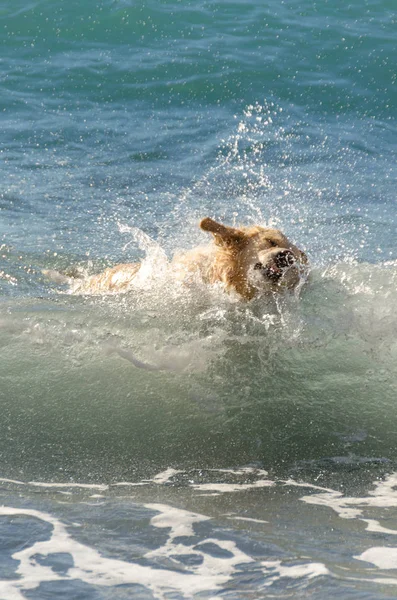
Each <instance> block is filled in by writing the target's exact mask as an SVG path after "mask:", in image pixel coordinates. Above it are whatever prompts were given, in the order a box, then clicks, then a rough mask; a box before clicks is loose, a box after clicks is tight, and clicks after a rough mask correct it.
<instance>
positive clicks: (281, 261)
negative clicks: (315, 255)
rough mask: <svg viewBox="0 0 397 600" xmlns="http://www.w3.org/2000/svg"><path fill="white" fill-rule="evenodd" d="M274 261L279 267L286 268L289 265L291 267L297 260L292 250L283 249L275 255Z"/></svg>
mask: <svg viewBox="0 0 397 600" xmlns="http://www.w3.org/2000/svg"><path fill="white" fill-rule="evenodd" d="M274 262H275V263H276V266H277V267H278V268H279V269H286V268H287V267H291V266H292V265H293V264H294V263H295V262H296V261H295V256H294V255H293V253H292V252H291V250H281V251H280V252H278V254H276V256H275V257H274Z"/></svg>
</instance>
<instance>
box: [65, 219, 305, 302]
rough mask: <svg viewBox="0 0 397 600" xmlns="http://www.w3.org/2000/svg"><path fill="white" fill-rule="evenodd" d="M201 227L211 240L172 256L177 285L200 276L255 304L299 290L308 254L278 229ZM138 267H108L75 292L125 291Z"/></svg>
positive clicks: (205, 221) (77, 282)
mask: <svg viewBox="0 0 397 600" xmlns="http://www.w3.org/2000/svg"><path fill="white" fill-rule="evenodd" d="M200 227H201V229H202V230H204V231H207V232H209V233H211V234H212V235H213V242H212V243H211V244H209V245H207V246H203V247H198V248H193V249H192V250H189V251H187V252H184V253H181V254H177V255H175V256H174V257H173V259H172V261H171V264H170V267H171V270H172V273H173V276H174V277H176V279H177V280H178V281H187V280H188V279H189V277H191V276H192V275H194V274H198V275H199V276H200V277H201V279H202V280H203V282H205V283H208V284H217V283H219V284H222V285H223V287H224V289H225V290H226V292H228V293H232V294H233V293H235V294H237V296H238V297H239V298H241V299H243V300H252V299H253V298H254V297H256V296H258V295H260V294H267V295H269V294H272V293H277V292H280V291H281V290H285V289H290V290H291V289H294V288H296V286H297V285H298V284H299V283H300V281H301V280H302V276H303V275H304V274H305V273H306V272H307V266H308V259H307V256H306V254H305V253H304V252H303V251H302V250H300V249H299V248H297V246H295V245H294V244H292V243H291V242H290V241H289V240H288V238H287V237H286V236H285V235H284V234H283V233H282V232H281V231H279V230H278V229H273V228H270V227H261V226H259V225H258V226H252V227H239V228H235V227H229V226H227V225H222V224H221V223H218V222H217V221H214V220H213V219H211V218H210V217H206V218H204V219H203V220H202V221H201V222H200ZM140 267H141V264H140V263H128V264H119V265H116V266H114V267H109V268H108V269H106V270H105V271H103V272H102V273H99V274H97V275H92V276H90V277H86V278H85V279H80V280H74V283H73V284H72V289H73V291H77V292H78V293H88V294H102V293H122V292H127V291H129V290H130V289H131V287H132V284H133V281H134V279H135V277H136V275H137V273H138V272H139V269H140ZM70 281H71V280H70V279H69V282H70Z"/></svg>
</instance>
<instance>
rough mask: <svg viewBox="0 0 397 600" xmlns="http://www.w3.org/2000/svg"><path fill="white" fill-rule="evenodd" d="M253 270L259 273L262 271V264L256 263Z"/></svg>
mask: <svg viewBox="0 0 397 600" xmlns="http://www.w3.org/2000/svg"><path fill="white" fill-rule="evenodd" d="M254 269H255V270H256V271H259V269H263V264H262V263H261V262H257V263H255V264H254Z"/></svg>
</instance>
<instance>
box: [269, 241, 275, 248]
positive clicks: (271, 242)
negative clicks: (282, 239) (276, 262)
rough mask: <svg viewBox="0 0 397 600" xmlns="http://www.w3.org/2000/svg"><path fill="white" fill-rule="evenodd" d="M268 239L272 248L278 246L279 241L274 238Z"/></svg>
mask: <svg viewBox="0 0 397 600" xmlns="http://www.w3.org/2000/svg"><path fill="white" fill-rule="evenodd" d="M267 241H268V242H269V244H270V246H271V247H272V248H275V247H276V246H277V242H275V241H274V240H267Z"/></svg>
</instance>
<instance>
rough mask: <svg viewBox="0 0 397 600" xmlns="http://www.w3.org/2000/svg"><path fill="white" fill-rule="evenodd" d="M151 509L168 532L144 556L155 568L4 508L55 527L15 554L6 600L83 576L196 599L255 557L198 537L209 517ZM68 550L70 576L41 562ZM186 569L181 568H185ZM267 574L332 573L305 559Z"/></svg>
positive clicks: (37, 514) (2, 590)
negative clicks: (188, 561)
mask: <svg viewBox="0 0 397 600" xmlns="http://www.w3.org/2000/svg"><path fill="white" fill-rule="evenodd" d="M145 506H146V508H147V509H148V510H151V511H156V513H157V514H156V515H155V516H153V517H152V518H151V522H150V523H151V525H152V526H153V527H156V528H163V529H167V530H169V531H168V532H167V535H168V537H167V540H166V542H165V543H164V544H163V545H162V546H160V547H159V548H157V549H156V550H151V551H149V552H146V553H145V554H143V558H145V559H146V560H147V561H150V562H154V565H153V567H152V566H149V565H141V564H137V563H133V562H127V561H123V560H117V559H112V558H106V557H104V556H102V555H101V554H100V553H99V552H98V551H97V550H95V549H93V548H90V547H89V546H87V545H85V544H82V543H80V542H78V541H77V540H75V539H73V537H72V536H71V534H70V533H69V532H68V530H67V528H66V526H65V525H64V524H63V523H62V522H61V521H59V520H58V519H56V518H55V517H54V516H52V515H50V514H48V513H44V512H41V511H38V510H33V509H22V508H12V507H1V508H0V516H3V517H13V518H16V517H18V516H23V517H29V518H34V519H39V520H40V521H43V522H45V523H48V524H49V525H51V527H52V533H51V536H50V538H49V539H48V540H45V541H39V542H35V543H33V544H32V545H29V546H27V547H24V548H23V549H22V550H19V551H17V552H15V553H14V554H13V555H12V558H13V559H14V560H16V561H18V563H19V564H18V567H17V570H16V574H17V575H18V579H16V580H12V581H2V582H0V594H1V598H2V599H3V600H23V598H24V594H23V592H24V591H26V590H31V589H35V588H37V587H38V586H39V585H40V584H41V583H44V582H50V581H53V582H54V581H67V580H76V579H77V580H80V581H83V582H85V583H87V584H92V585H97V586H106V587H110V586H116V585H123V584H124V585H125V584H137V585H142V586H144V587H146V588H147V589H149V590H151V592H152V593H153V595H154V597H155V598H159V599H164V600H165V598H167V597H168V594H169V593H170V592H179V593H181V594H182V596H183V597H184V598H193V597H194V595H195V594H197V593H203V592H213V593H216V592H217V591H218V590H220V589H223V588H224V586H225V585H226V584H227V583H228V582H229V581H230V580H231V578H232V577H233V576H234V575H235V574H236V573H237V572H238V571H239V570H240V569H241V568H242V567H243V566H244V565H247V564H253V563H255V560H254V559H253V558H252V557H251V556H249V555H248V554H246V553H245V552H243V551H242V550H240V549H239V548H238V546H237V544H236V542H235V541H232V540H225V539H222V540H220V539H217V538H215V537H208V538H205V539H203V540H201V541H198V542H197V541H195V530H194V527H195V525H196V524H201V523H204V522H206V521H209V520H210V518H209V517H207V516H204V515H200V514H197V513H193V512H189V511H185V510H181V509H177V508H173V507H170V506H167V505H163V504H146V505H145ZM181 537H184V538H189V537H193V541H192V544H191V545H190V546H189V545H187V544H186V543H183V544H182V543H181V542H180V541H179V540H180V538H181ZM208 545H210V546H212V547H213V548H218V549H219V551H220V553H219V555H218V556H217V555H214V552H211V553H208V552H207V550H206V547H207V546H208ZM59 552H61V553H67V554H70V556H71V557H72V559H73V566H71V567H69V569H68V570H67V573H66V574H59V573H56V572H55V571H54V570H53V569H52V568H51V567H48V566H45V565H43V564H41V563H40V561H39V560H38V559H39V558H40V557H43V556H44V557H48V556H51V554H56V553H59ZM186 554H190V555H192V556H195V557H196V558H198V559H199V560H198V561H197V564H194V565H190V566H189V568H188V569H186V568H184V567H183V563H181V562H180V560H179V559H180V558H183V557H184V556H186ZM163 559H166V560H167V561H171V564H172V563H173V564H174V565H175V566H177V567H178V568H177V570H171V569H169V568H164V565H162V568H161V569H158V568H156V566H155V565H156V563H157V562H159V561H160V564H162V561H163ZM181 568H182V570H181ZM261 568H262V570H263V573H264V575H268V576H269V577H270V578H269V580H268V583H267V584H266V585H271V584H272V583H274V582H275V581H277V580H278V579H280V578H281V577H288V578H301V577H306V578H308V579H311V578H313V577H317V576H320V575H325V574H328V573H329V572H328V570H327V569H326V568H325V566H324V565H321V564H316V563H305V564H300V565H298V566H293V567H291V566H285V565H283V564H282V563H281V561H271V562H262V563H261Z"/></svg>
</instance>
